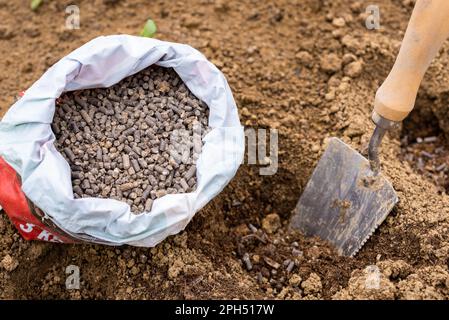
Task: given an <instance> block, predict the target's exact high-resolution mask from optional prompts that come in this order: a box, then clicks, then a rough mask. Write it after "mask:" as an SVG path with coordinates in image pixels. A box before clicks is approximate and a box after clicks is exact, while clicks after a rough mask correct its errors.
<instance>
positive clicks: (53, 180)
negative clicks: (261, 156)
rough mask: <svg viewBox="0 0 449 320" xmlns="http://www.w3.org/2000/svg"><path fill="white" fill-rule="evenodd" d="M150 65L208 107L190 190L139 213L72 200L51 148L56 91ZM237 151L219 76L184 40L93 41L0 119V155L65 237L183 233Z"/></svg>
mask: <svg viewBox="0 0 449 320" xmlns="http://www.w3.org/2000/svg"><path fill="white" fill-rule="evenodd" d="M152 64H156V65H159V66H162V67H172V68H174V70H175V71H176V72H177V73H178V75H179V76H180V77H181V79H182V80H183V81H184V83H185V84H186V85H187V87H188V88H189V89H190V91H191V92H192V93H193V94H194V95H195V96H197V97H198V98H199V99H201V100H203V101H204V102H205V103H206V104H207V105H208V107H209V109H210V115H209V126H210V127H211V128H212V130H211V132H209V133H208V134H207V135H206V136H205V138H204V139H203V142H204V146H203V149H202V152H201V154H200V157H199V159H198V160H197V180H198V183H197V189H196V190H195V192H192V193H185V194H169V195H166V196H164V197H162V198H160V199H157V200H155V201H154V204H153V207H152V210H151V212H149V213H143V214H140V215H134V214H132V213H131V211H130V207H129V205H128V204H126V203H124V202H120V201H116V200H113V199H99V198H83V199H74V197H73V191H72V183H71V174H70V167H69V165H68V163H67V162H66V161H65V160H64V158H63V157H62V156H61V154H60V153H59V152H58V151H57V150H56V149H55V147H54V145H53V142H54V139H55V136H54V134H53V132H52V130H51V127H50V124H51V123H52V120H53V115H54V112H55V99H56V98H58V97H59V96H60V95H61V93H62V92H64V91H72V90H80V89H86V88H96V87H109V86H111V85H113V84H115V83H117V82H119V81H120V80H122V79H123V78H125V77H127V76H129V75H132V74H135V73H137V72H139V71H141V70H142V69H144V68H146V67H148V66H150V65H152ZM243 153H244V132H243V127H242V126H241V125H240V121H239V117H238V113H237V108H236V105H235V102H234V99H233V97H232V93H231V90H230V88H229V85H228V83H227V82H226V79H225V78H224V76H223V74H222V73H221V72H220V71H219V70H218V69H217V68H216V67H215V66H214V65H213V64H212V63H210V62H209V61H208V60H207V59H206V58H205V57H204V56H203V55H202V54H201V53H199V52H198V51H197V50H195V49H193V48H192V47H190V46H188V45H184V44H177V43H170V42H164V41H160V40H156V39H148V38H142V37H134V36H127V35H117V36H107V37H99V38H96V39H94V40H92V41H90V42H88V43H86V44H85V45H83V46H82V47H80V48H78V49H77V50H75V51H73V52H72V53H70V54H69V55H68V56H66V57H64V58H62V59H61V60H60V61H59V62H57V63H56V64H55V65H54V66H52V67H51V68H50V69H49V70H48V71H47V72H46V73H45V74H44V75H43V76H42V77H41V78H40V79H39V80H38V81H37V82H36V83H34V84H33V86H32V87H31V88H29V89H28V90H27V91H26V93H25V95H24V96H23V97H22V98H21V99H20V100H19V101H17V102H16V103H15V104H14V105H13V106H12V107H11V108H10V109H9V110H8V112H7V113H6V115H5V116H4V117H3V119H2V121H1V122H0V157H3V159H4V160H5V161H6V162H7V163H8V164H9V165H10V166H11V167H12V168H13V169H14V170H15V171H16V172H17V174H18V175H19V176H20V178H21V180H22V181H21V182H22V191H23V193H24V194H25V195H26V197H27V198H28V199H29V200H30V201H31V202H32V203H33V204H34V206H35V207H37V208H38V209H40V210H41V211H42V212H43V219H42V221H44V222H45V221H48V222H49V223H47V225H52V226H53V227H54V228H57V229H60V230H61V231H63V232H65V233H66V234H68V235H70V237H72V238H75V239H79V240H84V241H90V242H98V243H105V244H111V245H118V244H130V245H135V246H154V245H156V244H157V243H159V242H160V241H162V240H163V239H164V238H166V237H167V236H169V235H172V234H176V233H178V232H179V231H181V230H183V229H184V228H185V227H186V225H187V224H188V222H189V221H190V220H191V219H192V217H193V215H194V214H195V213H196V212H197V211H198V210H200V209H201V208H202V207H203V206H204V205H206V204H207V203H208V202H209V201H210V200H211V199H212V198H214V197H215V196H216V195H217V194H218V193H219V192H220V191H221V190H222V189H223V188H224V187H225V186H226V184H227V183H228V182H229V181H230V180H231V179H232V177H233V176H234V175H235V173H236V171H237V169H238V167H239V165H240V163H241V162H242V159H243ZM0 183H1V182H0ZM3 206H4V208H5V210H6V212H7V213H8V211H7V208H6V206H5V205H4V204H3ZM40 210H38V211H40ZM24 222H26V221H24ZM16 225H17V224H16ZM27 225H28V224H21V225H20V228H22V229H23V228H26V227H27ZM20 228H19V229H20ZM59 240H60V239H59Z"/></svg>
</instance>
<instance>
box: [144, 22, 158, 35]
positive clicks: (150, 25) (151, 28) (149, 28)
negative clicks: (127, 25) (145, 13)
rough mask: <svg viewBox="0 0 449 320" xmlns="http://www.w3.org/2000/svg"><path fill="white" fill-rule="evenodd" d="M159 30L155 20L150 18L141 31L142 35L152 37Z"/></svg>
mask: <svg viewBox="0 0 449 320" xmlns="http://www.w3.org/2000/svg"><path fill="white" fill-rule="evenodd" d="M156 31H157V27H156V23H154V21H153V20H151V19H148V20H147V22H146V23H145V26H144V27H143V29H142V31H140V36H142V37H147V38H152V37H154V34H155V33H156Z"/></svg>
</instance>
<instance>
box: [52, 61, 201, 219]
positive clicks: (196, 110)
mask: <svg viewBox="0 0 449 320" xmlns="http://www.w3.org/2000/svg"><path fill="white" fill-rule="evenodd" d="M208 114H209V110H208V108H207V105H206V104H205V103H203V102H202V101H200V100H199V99H198V98H196V97H195V96H194V95H193V94H192V93H191V92H190V91H189V89H188V88H187V87H186V86H185V84H184V83H183V82H182V80H181V79H180V78H179V76H178V75H177V74H176V72H175V71H174V70H172V69H169V68H162V67H157V66H150V67H148V68H146V69H145V70H142V71H141V72H139V73H137V74H135V75H132V76H130V77H127V78H125V79H123V80H122V81H120V82H119V83H117V84H115V85H114V86H112V87H110V88H98V89H89V90H80V91H75V92H67V93H64V94H63V95H62V96H61V97H60V99H58V102H57V107H56V113H55V116H54V120H53V124H52V129H53V132H54V133H55V136H56V141H55V146H56V148H57V149H58V150H59V151H60V152H61V153H62V155H63V156H64V158H65V159H66V160H67V161H68V163H69V165H70V167H71V170H72V184H73V192H74V196H75V198H82V197H99V198H112V199H116V200H120V201H124V202H126V203H128V204H129V205H130V206H131V211H132V212H133V213H136V214H137V213H142V212H147V211H150V210H151V207H152V204H153V201H154V200H155V199H157V198H160V197H162V196H164V195H166V194H173V193H185V192H191V191H193V190H195V188H196V182H197V181H196V165H195V164H196V160H197V158H198V156H199V153H200V152H201V147H202V138H203V137H204V135H205V134H206V133H207V123H208Z"/></svg>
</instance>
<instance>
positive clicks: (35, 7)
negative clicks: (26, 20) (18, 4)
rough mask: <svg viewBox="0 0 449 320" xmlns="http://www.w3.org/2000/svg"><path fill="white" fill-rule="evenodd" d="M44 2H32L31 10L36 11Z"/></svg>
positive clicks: (41, 0) (33, 0)
mask: <svg viewBox="0 0 449 320" xmlns="http://www.w3.org/2000/svg"><path fill="white" fill-rule="evenodd" d="M43 1H44V0H31V5H30V6H31V10H33V11H36V10H37V8H39V6H40V5H41V4H42V2H43Z"/></svg>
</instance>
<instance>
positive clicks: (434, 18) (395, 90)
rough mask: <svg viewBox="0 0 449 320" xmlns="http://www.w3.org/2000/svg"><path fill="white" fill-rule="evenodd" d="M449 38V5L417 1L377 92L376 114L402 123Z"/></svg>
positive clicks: (445, 1) (442, 0) (443, 0)
mask: <svg viewBox="0 0 449 320" xmlns="http://www.w3.org/2000/svg"><path fill="white" fill-rule="evenodd" d="M448 36H449V1H448V0H417V1H416V4H415V8H414V9H413V13H412V16H411V18H410V21H409V24H408V27H407V30H406V32H405V35H404V39H403V40H402V44H401V48H400V50H399V54H398V56H397V58H396V62H395V63H394V66H393V68H392V69H391V71H390V74H389V75H388V77H387V78H386V79H385V81H384V83H383V84H382V85H381V86H380V88H379V89H378V90H377V92H376V97H375V101H374V111H375V112H376V113H377V114H378V115H380V116H382V117H383V118H385V119H387V120H391V121H402V120H404V118H405V117H407V115H408V114H409V113H410V111H412V109H413V107H414V105H415V100H416V94H417V92H418V89H419V86H420V84H421V80H422V78H423V76H424V73H425V72H426V70H427V68H428V66H429V64H430V62H431V61H432V59H433V58H434V57H435V55H436V54H437V52H438V50H439V49H440V48H441V46H442V44H443V42H444V40H446V38H447V37H448Z"/></svg>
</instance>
